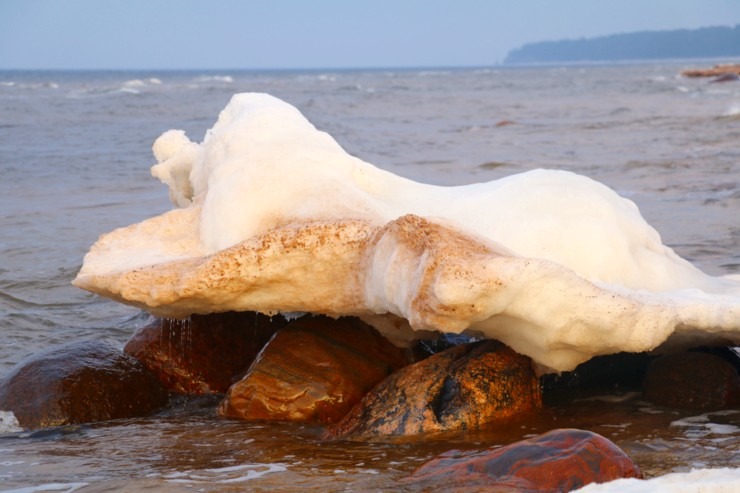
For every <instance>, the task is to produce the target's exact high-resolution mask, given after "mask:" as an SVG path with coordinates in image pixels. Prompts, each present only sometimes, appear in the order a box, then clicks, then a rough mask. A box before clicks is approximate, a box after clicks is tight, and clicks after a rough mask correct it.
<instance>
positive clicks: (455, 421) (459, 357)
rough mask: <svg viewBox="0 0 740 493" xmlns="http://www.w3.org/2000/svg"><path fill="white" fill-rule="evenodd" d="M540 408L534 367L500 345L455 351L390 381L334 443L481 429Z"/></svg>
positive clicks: (339, 429)
mask: <svg viewBox="0 0 740 493" xmlns="http://www.w3.org/2000/svg"><path fill="white" fill-rule="evenodd" d="M540 406H541V394H540V389H539V383H538V380H537V377H536V376H535V373H534V370H533V369H532V361H531V360H530V359H529V358H527V357H526V356H522V355H520V354H518V353H516V352H514V351H512V350H511V349H509V348H508V347H507V346H505V345H503V344H501V343H500V342H497V341H492V340H488V341H480V342H475V343H471V344H463V345H459V346H454V347H452V348H450V349H448V350H446V351H443V352H441V353H438V354H435V355H433V356H430V357H429V358H427V359H425V360H423V361H420V362H417V363H414V364H413V365H410V366H407V367H405V368H403V369H401V370H399V371H398V372H396V373H394V374H393V375H391V376H390V377H389V378H387V379H385V380H384V381H383V382H382V383H380V384H379V385H378V386H377V387H375V388H374V389H373V390H372V391H371V392H370V393H368V395H367V396H365V398H364V399H363V400H362V401H361V402H360V404H358V405H357V406H355V408H353V409H352V411H351V412H350V413H349V414H348V415H347V416H346V417H345V418H344V419H343V420H342V421H341V422H340V423H338V424H337V425H336V426H334V427H332V428H331V429H330V430H329V432H328V433H327V438H330V439H359V438H368V437H372V436H377V435H412V434H417V433H426V432H437V431H452V430H466V429H477V428H480V427H481V426H482V425H485V424H487V423H491V422H495V421H500V420H503V419H507V418H512V417H515V416H517V415H520V414H522V413H525V412H528V411H531V410H533V409H537V408H539V407H540Z"/></svg>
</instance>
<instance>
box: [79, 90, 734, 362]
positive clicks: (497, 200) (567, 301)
mask: <svg viewBox="0 0 740 493" xmlns="http://www.w3.org/2000/svg"><path fill="white" fill-rule="evenodd" d="M154 153H155V156H156V158H157V160H158V161H159V163H158V164H157V165H155V166H154V167H153V168H152V173H153V174H154V176H156V177H157V178H159V179H161V180H162V181H163V182H165V183H166V184H167V185H168V186H169V189H170V197H171V199H172V201H173V204H175V206H176V207H177V208H176V209H174V210H172V211H170V212H167V213H165V214H162V215H160V216H157V217H154V218H152V219H149V220H146V221H144V222H142V223H139V224H135V225H132V226H129V227H126V228H122V229H119V230H116V231H113V232H111V233H108V234H106V235H103V236H101V238H100V239H99V240H98V242H97V243H96V244H95V245H93V247H92V248H91V250H90V252H89V253H88V254H87V255H86V257H85V260H84V264H83V267H82V269H81V271H80V273H79V275H78V276H77V278H76V279H75V281H74V283H75V285H77V286H79V287H81V288H84V289H87V290H90V291H93V292H96V293H99V294H101V295H103V296H108V297H110V298H113V299H116V300H119V301H121V302H124V303H128V304H132V305H135V306H139V307H141V308H143V309H145V310H148V311H150V312H152V313H155V314H158V315H162V316H171V317H184V316H187V315H188V314H190V313H210V312H217V311H226V310H256V311H262V312H266V313H275V312H295V311H305V312H314V313H325V314H328V315H333V316H340V315H357V316H361V317H363V318H364V319H365V320H367V321H369V322H371V323H373V325H375V326H377V327H378V328H379V329H380V330H382V331H384V333H386V334H387V335H388V336H389V337H391V338H392V339H393V340H395V341H398V342H400V341H403V340H408V339H409V338H410V337H413V334H412V329H413V330H440V331H446V332H461V331H464V330H468V331H471V332H473V333H476V334H480V335H483V336H485V337H491V338H496V339H499V340H501V341H503V342H505V343H506V344H508V345H510V346H511V347H513V348H514V349H515V350H517V351H519V352H521V353H524V354H527V355H529V356H531V357H532V358H533V359H535V360H536V361H537V362H538V363H540V364H541V365H542V366H543V367H547V368H550V369H554V370H567V369H571V368H573V367H575V366H576V365H577V364H578V363H580V362H582V361H585V360H587V359H589V358H590V357H592V356H594V355H599V354H608V353H614V352H619V351H632V352H639V351H646V350H651V349H654V348H656V347H658V346H660V345H663V344H665V343H666V342H668V343H673V344H683V345H686V344H698V343H713V342H719V343H724V344H727V343H740V281H738V280H737V279H733V278H730V277H712V276H709V275H706V274H704V273H703V272H701V271H699V270H698V269H696V268H695V267H694V266H692V265H691V264H690V263H689V262H687V261H685V260H684V259H682V258H680V257H678V256H677V255H676V254H675V253H674V252H673V251H672V250H671V249H670V248H668V247H666V246H665V245H663V244H662V242H661V240H660V236H659V234H658V233H657V232H656V231H655V229H653V228H652V227H651V226H650V225H648V224H647V223H646V222H645V221H644V220H643V218H642V217H641V215H640V213H639V210H638V209H637V207H636V206H635V204H634V203H632V202H631V201H629V200H627V199H625V198H622V197H620V196H619V195H618V194H616V193H615V192H614V191H613V190H611V189H609V188H608V187H606V186H604V185H602V184H600V183H598V182H595V181H593V180H591V179H589V178H587V177H584V176H580V175H576V174H573V173H570V172H565V171H554V170H535V171H530V172H527V173H521V174H517V175H512V176H509V177H506V178H502V179H499V180H495V181H491V182H487V183H479V184H474V185H467V186H460V187H439V186H432V185H426V184H421V183H417V182H413V181H410V180H407V179H404V178H401V177H399V176H396V175H394V174H392V173H389V172H387V171H383V170H381V169H379V168H376V167H375V166H373V165H371V164H369V163H366V162H363V161H362V160H360V159H358V158H356V157H353V156H350V155H348V154H347V153H346V152H345V151H344V150H343V149H342V148H341V147H340V146H339V145H338V144H337V143H336V141H335V140H334V139H333V138H332V137H331V136H330V135H328V134H326V133H324V132H321V131H318V130H317V129H316V128H315V127H314V126H313V125H312V124H311V123H310V122H308V121H307V120H306V119H305V118H304V117H303V115H301V113H300V112H299V111H298V110H297V109H295V108H294V107H292V106H290V105H289V104H287V103H285V102H283V101H280V100H278V99H276V98H274V97H272V96H269V95H265V94H238V95H235V96H234V97H233V98H232V100H231V102H230V103H229V104H228V106H227V107H226V108H225V109H224V110H223V111H222V112H221V114H220V116H219V118H218V121H217V122H216V124H215V125H214V127H213V128H212V129H211V130H209V131H208V133H207V134H206V136H205V138H204V139H203V141H202V142H201V143H195V142H192V141H190V140H189V139H188V138H187V137H186V136H185V134H184V133H183V132H181V131H174V130H171V131H169V132H166V133H164V134H163V135H162V136H161V137H160V138H159V139H157V141H156V142H155V144H154Z"/></svg>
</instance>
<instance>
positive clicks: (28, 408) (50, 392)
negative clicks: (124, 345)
mask: <svg viewBox="0 0 740 493" xmlns="http://www.w3.org/2000/svg"><path fill="white" fill-rule="evenodd" d="M166 402H167V393H166V391H165V390H164V389H163V388H162V386H161V384H160V383H159V381H158V380H157V378H156V377H155V376H154V375H153V374H152V373H151V372H150V371H149V370H147V369H146V368H145V367H144V366H143V365H142V364H141V363H140V362H139V361H137V360H136V359H135V358H133V357H132V356H129V355H127V354H125V353H123V352H121V351H120V350H119V349H118V348H116V347H115V346H113V345H112V344H109V343H106V342H102V341H94V340H87V341H76V342H71V343H68V344H63V345H61V346H54V347H51V348H49V349H46V350H44V351H41V352H39V353H36V354H33V355H31V356H29V357H28V358H26V359H24V360H23V361H21V362H19V363H18V364H17V365H16V366H15V367H14V368H13V370H11V371H10V373H9V374H7V375H6V376H5V377H4V378H3V379H2V380H0V410H4V411H12V412H13V414H15V416H16V418H17V419H18V422H19V423H20V425H21V426H22V427H24V428H27V429H36V428H47V427H52V426H62V425H68V424H76V423H90V422H94V421H106V420H110V419H118V418H131V417H137V416H146V415H148V414H151V413H152V412H153V411H155V410H156V409H158V408H160V407H162V406H163V405H164V404H166Z"/></svg>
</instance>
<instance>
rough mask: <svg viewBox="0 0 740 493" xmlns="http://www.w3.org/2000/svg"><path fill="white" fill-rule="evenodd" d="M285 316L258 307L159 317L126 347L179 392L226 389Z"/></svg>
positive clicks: (139, 331) (195, 392) (192, 393)
mask: <svg viewBox="0 0 740 493" xmlns="http://www.w3.org/2000/svg"><path fill="white" fill-rule="evenodd" d="M286 323H287V322H286V320H285V319H284V318H283V317H282V316H275V317H268V316H266V315H262V314H259V313H255V312H227V313H214V314H210V315H191V316H190V317H189V318H187V319H185V320H174V319H156V320H155V321H154V322H152V323H151V324H149V325H148V326H146V327H143V328H141V329H139V330H138V331H137V332H136V333H135V334H134V335H133V336H132V337H131V339H130V340H129V341H128V343H126V347H125V348H124V351H125V352H127V353H128V354H131V355H132V356H134V357H136V358H137V359H138V360H139V361H141V362H142V363H144V365H145V366H146V367H147V368H149V369H150V370H152V371H153V372H154V373H155V374H156V375H157V376H158V377H159V379H160V381H161V382H162V383H163V384H164V385H165V386H166V387H167V388H168V389H169V390H170V391H171V392H175V393H179V394H191V395H203V394H213V393H217V394H223V393H224V392H226V391H227V390H228V388H229V387H230V386H231V385H232V384H233V383H234V382H235V381H237V380H238V379H239V378H240V377H241V376H242V375H243V374H244V372H245V371H246V370H247V368H249V365H250V364H251V363H252V362H253V361H254V359H255V358H256V357H257V354H258V353H259V352H260V350H261V349H262V348H263V347H264V345H265V344H267V341H269V340H270V338H271V337H272V336H273V335H274V334H275V332H276V331H277V330H278V329H280V328H281V327H283V326H284V325H285V324H286Z"/></svg>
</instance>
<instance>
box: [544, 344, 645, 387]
mask: <svg viewBox="0 0 740 493" xmlns="http://www.w3.org/2000/svg"><path fill="white" fill-rule="evenodd" d="M654 359H655V356H651V355H648V354H646V353H617V354H610V355H605V356H596V357H595V358H591V359H590V360H588V361H586V362H585V363H581V364H580V365H578V366H577V367H576V368H575V370H573V371H565V372H562V373H560V374H554V373H552V374H548V375H544V376H543V377H542V378H541V382H542V387H543V389H544V390H545V392H547V391H554V390H594V389H598V390H604V391H629V390H639V389H640V388H642V381H643V379H644V378H645V373H646V372H647V368H648V365H650V362H651V361H653V360H654Z"/></svg>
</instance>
